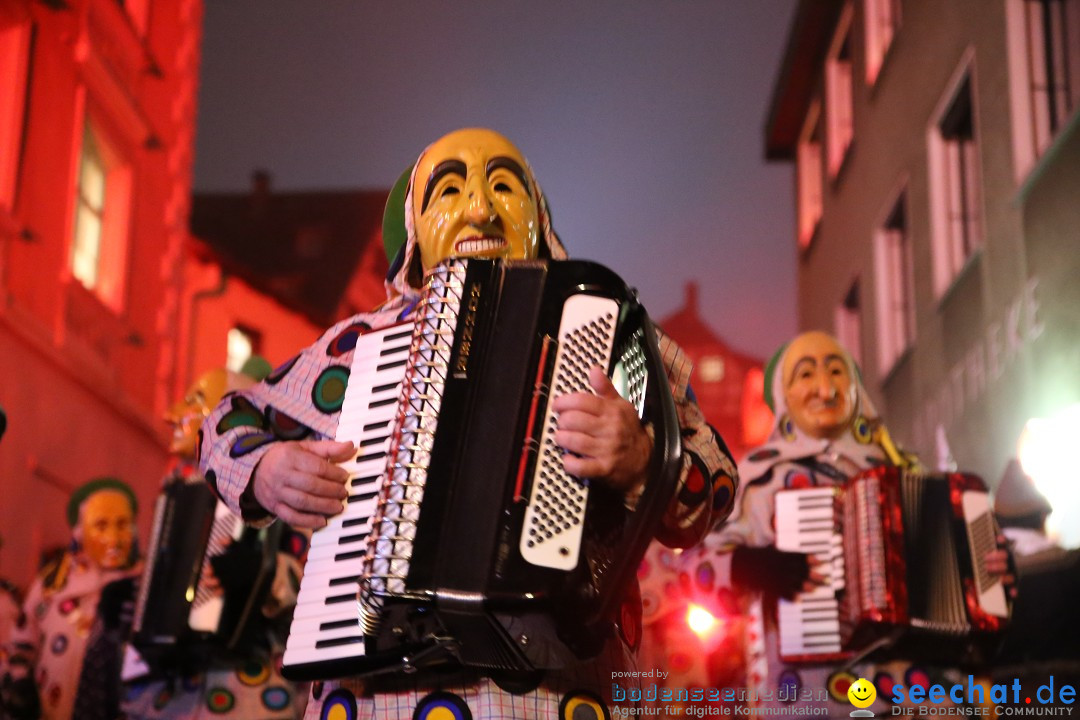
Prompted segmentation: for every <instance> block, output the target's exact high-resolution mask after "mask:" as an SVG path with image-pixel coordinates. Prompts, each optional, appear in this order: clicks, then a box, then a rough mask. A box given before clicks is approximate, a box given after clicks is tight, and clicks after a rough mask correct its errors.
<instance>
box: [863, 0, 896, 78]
mask: <svg viewBox="0 0 1080 720" xmlns="http://www.w3.org/2000/svg"><path fill="white" fill-rule="evenodd" d="M864 10H865V11H866V17H865V21H866V82H867V83H869V84H871V85H873V84H874V81H875V80H877V76H878V72H880V71H881V64H882V62H884V60H885V54H886V53H887V52H888V51H889V46H890V45H892V40H893V36H894V35H896V31H897V29H898V28H899V27H900V0H866V5H865V7H864Z"/></svg>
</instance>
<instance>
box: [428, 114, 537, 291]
mask: <svg viewBox="0 0 1080 720" xmlns="http://www.w3.org/2000/svg"><path fill="white" fill-rule="evenodd" d="M525 167H526V164H525V158H524V157H523V156H522V155H521V152H520V151H519V150H518V149H517V148H516V147H514V145H513V143H511V142H510V141H509V140H507V139H506V138H505V137H503V136H502V135H500V134H498V133H496V132H494V131H492V130H485V129H480V128H469V129H465V130H457V131H455V132H452V133H450V134H449V135H446V136H444V137H442V138H440V139H439V140H437V141H435V143H434V144H433V145H432V146H431V147H430V148H428V150H427V151H426V152H425V153H424V155H423V157H422V158H420V161H419V163H418V164H417V167H416V172H415V174H414V176H413V178H414V179H413V183H414V185H413V191H412V192H413V195H412V211H413V217H414V218H415V220H416V222H415V229H416V239H417V243H418V245H419V248H420V260H421V263H422V264H423V266H424V269H425V270H426V269H429V268H431V267H433V266H435V265H437V264H438V263H440V262H441V261H443V260H445V259H446V258H448V257H482V258H515V259H528V258H534V257H536V254H537V248H538V242H539V240H538V237H539V222H538V214H537V209H536V197H535V195H536V191H535V189H534V188H533V187H531V185H530V183H529V176H528V173H527V171H526V169H525Z"/></svg>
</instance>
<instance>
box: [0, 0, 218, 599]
mask: <svg viewBox="0 0 1080 720" xmlns="http://www.w3.org/2000/svg"><path fill="white" fill-rule="evenodd" d="M202 7H203V6H202V2H201V0H126V1H125V2H117V1H116V0H66V1H63V2H61V1H59V0H56V1H53V2H31V1H30V0H9V1H8V2H5V3H3V4H2V5H0V378H3V379H2V381H0V405H2V406H3V407H4V409H5V411H6V413H7V416H8V429H7V432H6V434H5V435H4V437H3V440H2V442H0V482H2V483H3V487H4V490H3V494H4V501H3V503H0V535H2V537H0V541H2V545H0V575H3V576H5V577H8V578H10V579H12V580H15V581H17V582H20V583H22V582H26V581H27V580H29V578H30V577H31V576H32V575H33V573H34V571H35V570H36V567H37V560H38V557H39V554H40V553H41V552H42V550H44V549H48V548H51V547H55V546H56V545H58V544H62V543H64V542H66V541H67V540H68V538H69V531H68V528H67V527H66V523H65V522H64V520H63V518H64V514H63V513H64V507H65V505H66V502H67V498H68V495H69V493H70V491H71V489H72V488H74V487H76V486H78V485H79V484H81V483H82V482H84V481H85V480H87V479H89V478H91V477H94V476H99V475H116V476H119V477H121V478H123V479H124V480H126V481H128V482H129V483H131V484H132V485H133V486H134V487H135V488H136V491H137V493H138V495H139V499H140V500H141V501H142V502H141V504H142V508H143V511H142V513H141V515H142V517H141V518H140V527H141V528H142V533H141V534H142V536H143V537H145V535H146V531H147V528H148V526H149V519H150V517H149V516H150V514H151V512H150V510H151V508H152V500H153V498H154V496H155V495H156V492H157V488H158V486H159V483H160V478H161V476H162V472H163V469H164V467H165V463H166V461H167V453H166V447H167V445H166V439H167V431H166V430H167V429H166V427H165V424H164V423H163V422H162V420H161V417H162V413H163V412H164V409H165V408H166V407H167V404H168V403H169V402H170V401H171V400H172V394H173V391H174V387H175V386H176V384H177V383H178V378H177V368H176V358H177V356H178V352H177V348H176V337H177V335H176V330H177V318H178V316H177V308H178V303H179V300H180V296H181V284H182V266H183V263H182V249H183V244H184V239H185V237H186V235H187V217H188V205H189V202H190V190H191V167H192V155H193V138H194V126H195V107H196V91H197V86H198V65H199V44H200V37H201V21H202Z"/></svg>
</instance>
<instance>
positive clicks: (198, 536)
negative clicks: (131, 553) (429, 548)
mask: <svg viewBox="0 0 1080 720" xmlns="http://www.w3.org/2000/svg"><path fill="white" fill-rule="evenodd" d="M263 362H264V364H265V361H263ZM256 366H257V363H254V362H249V363H248V365H246V366H245V373H233V372H229V371H226V370H225V369H223V368H221V369H215V370H211V371H209V372H207V373H204V374H203V375H202V376H200V377H199V378H198V379H197V380H196V381H195V383H194V384H193V385H192V386H191V388H189V389H188V391H187V393H186V394H185V396H184V398H183V399H182V400H180V401H178V402H177V403H176V404H175V405H173V407H172V408H171V409H170V411H169V413H168V415H167V419H168V420H169V422H170V423H172V425H173V437H172V443H171V447H170V450H171V452H172V453H173V456H174V459H175V463H174V467H173V468H172V471H171V472H170V473H169V475H168V477H167V478H166V480H165V483H164V486H163V488H162V492H161V494H160V495H159V497H158V500H157V502H156V504H155V508H154V521H153V525H152V527H151V533H150V542H149V547H148V549H147V558H146V564H145V569H144V571H143V574H142V578H141V581H140V582H139V586H138V590H137V592H136V593H135V601H134V612H133V621H132V632H131V639H130V644H129V647H128V651H127V653H126V656H125V666H124V675H125V679H126V680H127V681H128V688H127V692H126V693H125V696H126V697H125V700H124V703H123V710H124V713H125V716H126V717H129V718H133V719H145V720H150V719H151V718H153V719H157V718H173V717H185V718H194V717H202V716H204V715H205V716H208V717H209V716H213V717H219V716H225V717H244V718H249V717H264V718H291V717H294V714H295V712H294V704H295V703H294V698H295V694H296V693H295V689H294V688H293V687H292V684H291V683H289V682H288V681H286V680H285V679H284V678H282V677H281V675H280V673H279V672H278V670H277V668H276V666H275V665H276V663H275V661H274V658H275V656H277V655H278V654H279V653H280V651H281V647H282V646H283V642H284V633H285V631H286V629H287V626H288V613H287V612H284V611H285V610H286V609H287V608H289V607H291V606H292V604H293V602H294V601H295V597H296V594H295V589H294V585H295V578H296V577H297V576H298V575H299V574H300V572H301V567H300V562H299V557H300V554H301V553H302V551H303V549H304V547H305V546H306V538H305V537H304V536H303V535H301V534H298V533H296V532H294V531H292V530H291V529H290V528H288V527H287V526H285V525H284V524H283V523H278V524H275V525H274V526H273V527H271V528H262V529H258V528H250V527H248V528H246V527H245V526H244V524H243V522H242V521H241V520H240V518H239V517H237V516H236V515H235V514H234V513H232V512H231V511H230V510H229V509H228V508H227V507H226V506H225V505H224V503H222V502H221V501H220V500H219V499H218V498H217V497H216V496H215V495H214V493H213V491H212V490H211V489H210V488H209V487H208V486H207V484H206V482H204V481H203V479H202V476H201V474H199V472H198V470H197V468H196V467H195V463H194V457H195V447H196V442H197V435H198V430H199V425H200V424H201V423H202V421H203V419H205V417H206V416H207V415H208V414H209V412H210V409H211V408H213V407H214V406H215V405H216V404H217V403H218V402H219V401H220V400H221V398H222V397H223V396H224V395H225V394H226V393H227V392H233V391H236V390H239V389H242V388H249V387H251V386H252V385H254V384H255V379H254V378H253V377H252V375H254V374H255V373H256V371H257V367H256ZM248 373H250V374H251V375H249V374H248ZM260 375H265V371H264V372H262V373H260ZM290 577H291V578H292V579H291V580H290Z"/></svg>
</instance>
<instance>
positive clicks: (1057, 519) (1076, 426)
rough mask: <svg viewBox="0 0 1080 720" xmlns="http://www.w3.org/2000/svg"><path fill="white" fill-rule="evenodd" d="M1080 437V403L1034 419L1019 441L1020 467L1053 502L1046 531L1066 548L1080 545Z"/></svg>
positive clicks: (1051, 502) (1030, 421) (1028, 424)
mask: <svg viewBox="0 0 1080 720" xmlns="http://www.w3.org/2000/svg"><path fill="white" fill-rule="evenodd" d="M1077 438H1080V404H1077V405H1070V406H1069V407H1067V408H1065V409H1064V410H1062V411H1061V412H1059V413H1057V414H1055V415H1054V416H1053V417H1050V418H1031V419H1030V420H1028V421H1027V424H1026V425H1025V426H1024V431H1023V432H1022V433H1021V435H1020V440H1019V442H1018V443H1017V445H1018V446H1017V455H1018V457H1019V460H1020V466H1021V467H1022V468H1023V469H1024V472H1025V473H1027V474H1028V475H1029V476H1030V477H1031V479H1032V480H1033V481H1034V482H1035V487H1037V488H1038V489H1039V492H1041V493H1042V494H1043V495H1044V496H1046V499H1047V500H1048V501H1049V502H1050V505H1051V507H1053V509H1054V512H1053V514H1052V515H1051V516H1050V518H1049V519H1048V520H1047V530H1048V531H1049V532H1050V534H1051V535H1052V536H1056V537H1057V538H1058V540H1059V541H1060V542H1061V544H1062V545H1064V546H1065V547H1078V546H1080V515H1078V510H1080V483H1077V481H1076V466H1075V458H1074V457H1073V454H1074V452H1075V446H1076V441H1077Z"/></svg>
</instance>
